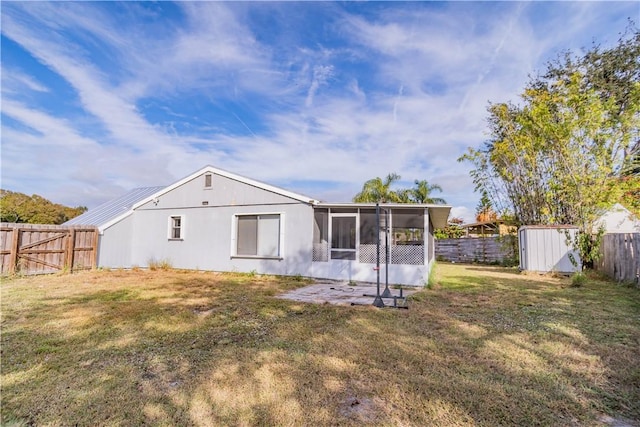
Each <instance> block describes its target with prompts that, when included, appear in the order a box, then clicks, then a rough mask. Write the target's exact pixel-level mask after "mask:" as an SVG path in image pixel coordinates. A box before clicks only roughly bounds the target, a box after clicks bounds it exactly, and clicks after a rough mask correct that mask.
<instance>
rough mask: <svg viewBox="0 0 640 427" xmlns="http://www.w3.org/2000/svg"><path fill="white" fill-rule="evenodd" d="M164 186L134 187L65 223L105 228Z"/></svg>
mask: <svg viewBox="0 0 640 427" xmlns="http://www.w3.org/2000/svg"><path fill="white" fill-rule="evenodd" d="M163 188H164V187H141V188H134V189H133V190H131V191H129V192H128V193H126V194H123V195H122V196H120V197H117V198H115V199H113V200H109V201H108V202H106V203H103V204H101V205H100V206H98V207H96V208H93V209H91V210H88V211H87V212H85V213H83V214H82V215H79V216H77V217H75V218H72V219H70V220H69V221H67V222H65V223H64V225H94V226H96V227H98V228H100V232H102V231H103V230H104V228H106V227H105V225H106V224H110V223H111V222H113V220H115V219H119V218H120V217H122V216H123V215H127V214H129V213H130V212H131V209H132V208H133V206H134V205H135V204H136V203H138V202H139V201H140V200H144V199H146V198H147V197H149V196H150V195H152V194H155V193H157V192H158V191H160V190H162V189H163Z"/></svg>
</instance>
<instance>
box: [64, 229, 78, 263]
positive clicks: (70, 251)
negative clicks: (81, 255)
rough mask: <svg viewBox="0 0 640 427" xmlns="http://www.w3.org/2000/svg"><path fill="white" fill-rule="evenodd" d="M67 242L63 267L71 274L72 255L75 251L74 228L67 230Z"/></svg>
mask: <svg viewBox="0 0 640 427" xmlns="http://www.w3.org/2000/svg"><path fill="white" fill-rule="evenodd" d="M67 238H68V239H69V241H68V242H67V248H66V250H67V253H66V256H65V262H64V263H65V267H67V268H68V269H69V272H73V255H74V251H75V249H76V230H75V229H74V228H72V229H70V230H69V234H68V235H67Z"/></svg>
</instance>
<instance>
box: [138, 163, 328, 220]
mask: <svg viewBox="0 0 640 427" xmlns="http://www.w3.org/2000/svg"><path fill="white" fill-rule="evenodd" d="M204 173H212V174H216V175H220V176H224V177H225V178H229V179H233V180H235V181H238V182H242V183H244V184H247V185H251V186H253V187H257V188H260V189H262V190H266V191H270V192H272V193H276V194H280V195H282V196H285V197H289V198H291V199H294V200H298V201H300V202H302V203H308V204H316V203H318V201H317V200H315V199H312V198H311V197H308V196H304V195H302V194H298V193H294V192H292V191H289V190H285V189H283V188H280V187H276V186H274V185H270V184H265V183H264V182H260V181H256V180H254V179H251V178H247V177H244V176H241V175H237V174H235V173H231V172H227V171H225V170H222V169H218V168H214V167H213V166H210V165H208V166H205V167H203V168H202V169H200V170H198V171H196V172H194V173H192V174H191V175H188V176H186V177H184V178H182V179H181V180H179V181H176V182H174V183H173V184H171V185H169V186H168V187H163V188H162V189H161V190H159V191H158V192H156V193H154V194H152V195H151V196H149V197H147V198H145V199H143V200H140V201H138V202H137V203H136V204H134V205H133V206H132V209H135V208H137V207H140V206H142V205H144V204H145V203H148V202H150V201H151V200H153V199H155V198H157V197H160V196H162V195H163V194H166V193H168V192H169V191H171V190H174V189H175V188H178V187H180V186H181V185H183V184H185V183H187V182H189V181H191V180H192V179H194V178H197V177H198V176H200V175H202V174H204Z"/></svg>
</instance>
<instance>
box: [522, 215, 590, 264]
mask: <svg viewBox="0 0 640 427" xmlns="http://www.w3.org/2000/svg"><path fill="white" fill-rule="evenodd" d="M577 232H578V228H577V227H573V226H531V225H529V226H524V227H520V229H519V230H518V241H519V247H520V269H521V270H524V271H536V272H539V273H550V272H557V273H574V272H576V271H580V270H582V262H581V261H580V255H579V254H578V252H576V251H575V250H574V249H573V246H572V243H571V242H572V241H573V240H574V238H575V236H576V233H577ZM570 255H571V256H572V257H573V258H574V259H575V261H576V262H577V265H574V264H573V263H572V262H571V257H570Z"/></svg>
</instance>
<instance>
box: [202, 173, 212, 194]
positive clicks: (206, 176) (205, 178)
mask: <svg viewBox="0 0 640 427" xmlns="http://www.w3.org/2000/svg"><path fill="white" fill-rule="evenodd" d="M207 178H209V185H207ZM212 188H213V174H212V173H205V174H204V189H205V190H211V189H212Z"/></svg>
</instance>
